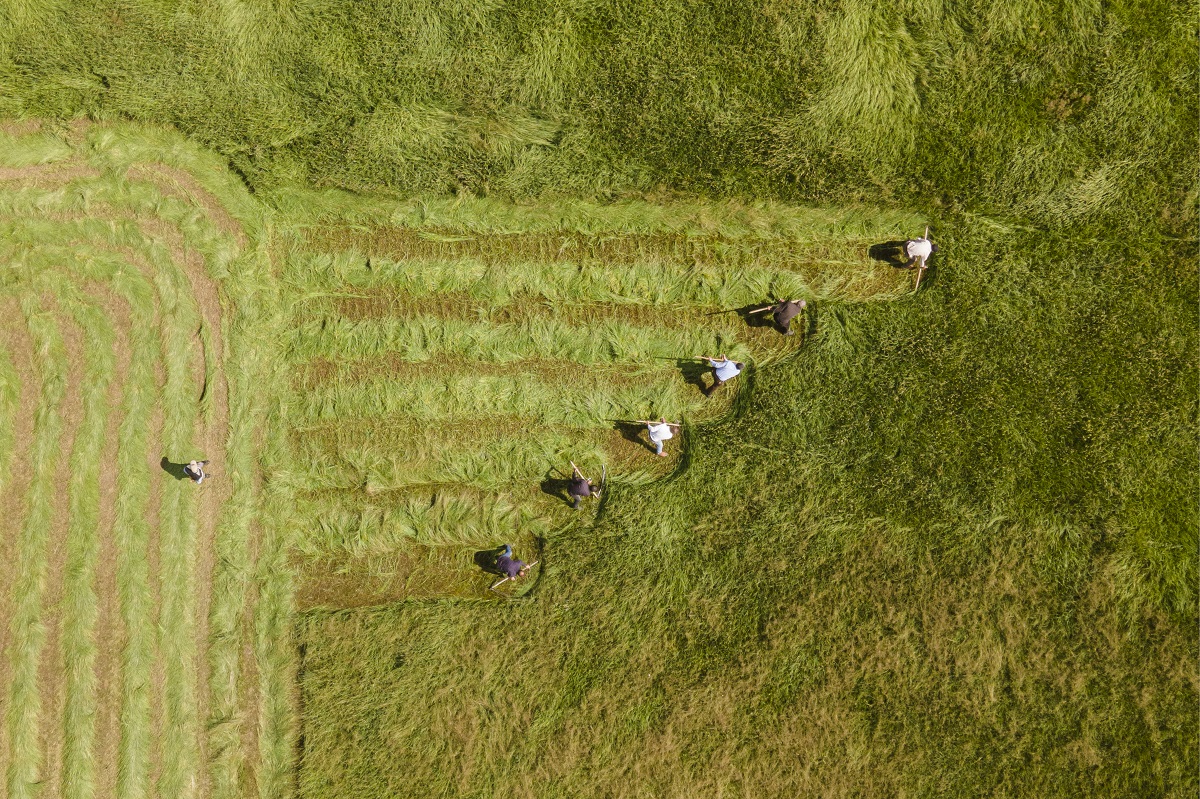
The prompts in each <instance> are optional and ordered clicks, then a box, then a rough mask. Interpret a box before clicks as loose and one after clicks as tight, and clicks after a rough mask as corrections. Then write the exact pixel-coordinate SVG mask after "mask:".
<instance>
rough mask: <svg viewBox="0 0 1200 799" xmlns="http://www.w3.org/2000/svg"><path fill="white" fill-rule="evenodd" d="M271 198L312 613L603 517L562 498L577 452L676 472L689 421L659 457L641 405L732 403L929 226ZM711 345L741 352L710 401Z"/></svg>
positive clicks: (794, 216) (300, 195)
mask: <svg viewBox="0 0 1200 799" xmlns="http://www.w3.org/2000/svg"><path fill="white" fill-rule="evenodd" d="M272 200H273V202H274V203H275V205H276V206H277V207H278V208H279V209H280V210H281V211H282V212H283V213H284V214H286V215H287V216H288V218H289V219H290V220H291V225H292V226H291V228H290V229H288V230H286V231H284V232H283V233H282V235H281V236H280V239H279V243H280V247H281V251H283V252H286V253H287V257H286V260H285V266H284V268H283V276H284V279H285V281H286V282H287V283H288V284H289V287H290V289H291V291H292V296H293V297H294V305H293V308H294V315H293V325H292V332H291V338H290V342H289V344H290V346H289V349H288V356H289V357H288V361H289V367H290V368H291V370H292V388H293V395H292V398H291V400H290V401H289V406H290V408H291V410H292V416H291V419H292V423H293V443H294V445H295V457H296V467H295V469H294V471H292V472H291V474H290V477H291V483H292V486H293V487H294V489H295V490H296V492H297V496H298V498H299V503H300V508H301V512H300V514H299V515H300V516H301V518H302V519H304V520H305V521H302V522H301V532H300V534H299V536H298V538H297V544H298V552H299V553H300V554H301V560H300V561H299V568H300V572H301V580H300V583H299V585H298V589H297V591H298V593H297V597H298V601H299V603H300V606H301V607H309V606H317V605H331V606H353V605H362V604H379V603H382V602H385V601H388V600H395V599H401V598H416V597H430V596H455V597H472V596H473V597H484V596H495V594H490V593H489V592H488V590H489V589H488V583H489V578H488V577H487V575H484V574H481V573H480V571H479V569H478V568H477V566H476V563H475V559H474V556H473V553H474V552H478V551H479V550H481V549H482V548H485V547H489V546H496V545H497V544H500V543H505V542H511V543H515V544H518V548H523V550H524V553H525V554H527V555H528V557H527V558H526V559H527V560H530V559H533V558H536V557H538V556H539V552H540V548H541V542H542V541H544V540H545V538H546V537H547V536H551V535H554V534H557V533H559V532H561V531H563V530H566V529H570V528H572V527H573V526H576V525H577V524H578V523H579V522H580V521H581V520H589V521H590V520H591V519H592V518H593V514H594V512H595V509H596V508H597V507H598V505H599V502H595V501H592V502H588V503H586V504H585V510H582V511H573V510H572V509H571V508H570V506H569V503H568V502H567V499H566V494H565V483H566V478H567V477H568V476H569V474H570V465H569V464H570V462H571V461H574V462H575V463H576V464H578V465H579V466H580V468H581V469H582V470H583V471H584V473H585V474H587V475H588V476H589V477H591V478H593V480H595V481H596V482H599V480H600V478H601V476H602V475H603V474H607V477H608V480H609V483H610V484H611V485H613V486H616V485H618V484H620V485H632V484H644V483H646V482H648V481H650V480H653V479H655V478H658V477H663V476H665V475H667V474H668V473H670V472H671V471H672V470H673V469H675V468H677V467H678V466H679V464H680V461H679V456H680V453H681V452H682V451H683V448H684V439H685V438H686V436H681V437H679V438H676V439H675V440H673V441H671V442H669V443H668V445H667V451H668V452H669V453H670V455H671V457H669V458H663V459H659V458H656V457H654V452H653V448H652V446H651V445H650V444H649V442H648V439H647V438H646V434H645V427H644V425H638V424H637V420H644V419H657V418H659V417H664V416H665V417H667V418H668V419H669V420H671V421H674V422H679V421H685V422H686V423H687V424H688V425H690V424H691V423H693V422H700V421H705V420H711V419H715V418H718V417H720V416H723V415H725V414H728V413H729V412H730V411H731V410H733V409H734V408H735V407H736V404H737V398H738V396H739V394H740V393H742V392H745V391H746V386H747V385H748V384H750V383H751V382H752V381H753V380H754V379H755V374H756V371H757V369H760V368H762V367H763V366H766V365H768V364H770V363H773V362H776V361H779V360H781V359H784V358H787V357H789V356H791V355H793V354H794V353H796V352H797V351H799V350H800V349H801V348H802V347H803V343H804V341H805V339H806V337H807V336H809V335H811V334H812V333H814V332H817V331H818V330H820V328H821V325H822V319H823V317H824V315H825V314H829V318H835V317H836V316H837V314H838V313H839V312H840V311H841V309H844V308H845V307H847V306H849V305H852V304H861V303H867V302H878V301H886V300H894V299H897V298H899V297H902V296H904V295H905V294H907V293H909V292H911V291H912V288H913V278H912V275H911V274H910V273H906V272H903V271H900V270H897V269H894V268H892V267H891V266H890V265H889V264H887V263H886V262H882V261H880V260H876V259H873V258H872V257H871V254H870V247H871V245H873V244H877V243H880V242H883V241H889V240H898V239H904V238H908V237H912V236H915V235H919V234H920V233H921V232H922V230H923V229H924V221H923V220H922V219H921V218H920V217H918V216H916V215H914V214H906V213H903V212H896V211H880V210H875V209H870V208H847V209H840V210H827V209H812V208H801V207H795V206H788V205H784V204H779V203H765V202H764V203H739V202H731V201H722V202H687V201H673V202H671V201H666V202H651V201H649V200H622V201H620V202H614V203H609V204H600V203H589V202H582V201H578V200H563V201H557V202H546V203H542V204H533V205H520V204H514V203H509V202H503V201H499V200H495V199H490V198H486V197H459V198H456V199H431V198H423V199H410V200H391V201H388V200H386V199H379V198H376V199H365V198H360V197H351V196H348V195H345V194H342V193H339V192H336V191H323V192H300V191H296V190H291V191H288V192H277V193H276V194H275V195H274V196H273V198H272ZM778 298H789V299H804V300H806V301H807V302H808V303H809V306H808V310H807V311H806V313H805V315H804V316H803V317H801V318H798V319H796V320H795V321H794V322H793V324H792V328H793V332H792V334H791V335H788V336H785V335H782V333H781V331H779V330H777V329H776V327H775V325H774V323H773V320H772V319H771V316H770V314H768V313H761V314H754V313H752V312H753V311H754V310H756V309H759V308H762V307H763V306H766V305H769V304H770V303H771V301H772V300H774V299H778ZM700 355H705V356H719V355H728V356H729V357H730V358H733V359H736V360H740V361H743V362H745V363H746V364H748V369H747V371H746V372H744V373H743V375H742V376H740V377H738V378H736V379H735V380H734V381H732V382H731V383H730V384H729V385H728V386H725V387H722V388H721V389H719V390H718V391H717V392H715V393H714V394H713V395H712V396H711V397H707V396H705V394H704V393H703V392H702V390H701V389H702V388H705V387H707V386H709V385H711V382H712V377H711V372H710V370H709V369H708V367H707V365H706V364H705V363H703V362H702V361H700V360H698V359H696V357H695V356H700ZM601 501H602V500H601ZM481 503H482V504H481ZM498 507H501V508H503V509H504V511H503V512H501V513H497V508H498ZM448 523H450V524H452V525H453V527H448V526H447V525H448ZM439 546H440V547H443V548H448V549H446V550H445V551H443V550H442V549H438V547H439ZM447 568H449V569H450V573H445V572H444V570H445V569H447ZM504 590H505V591H508V590H509V589H507V588H506V589H504ZM514 590H518V591H519V589H514Z"/></svg>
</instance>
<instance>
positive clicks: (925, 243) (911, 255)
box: [904, 233, 937, 269]
mask: <svg viewBox="0 0 1200 799" xmlns="http://www.w3.org/2000/svg"><path fill="white" fill-rule="evenodd" d="M935 252H937V245H936V244H934V243H933V242H932V241H930V240H929V234H928V233H926V234H925V235H924V236H922V237H921V238H919V239H909V240H908V241H906V242H904V254H905V255H907V256H908V261H907V262H905V264H904V268H905V269H912V268H913V266H914V265H916V267H917V268H918V269H924V268H925V261H926V260H928V259H929V256H931V255H933V254H934V253H935Z"/></svg>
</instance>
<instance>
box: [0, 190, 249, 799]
mask: <svg viewBox="0 0 1200 799" xmlns="http://www.w3.org/2000/svg"><path fill="white" fill-rule="evenodd" d="M101 194H102V196H103V198H104V199H107V200H109V201H110V204H112V205H113V206H114V207H119V203H118V202H111V201H114V200H118V201H119V200H128V199H129V197H126V196H122V193H121V192H119V191H115V190H113V188H112V187H108V189H107V190H106V191H105V192H102V193H101ZM151 199H152V196H151V195H150V194H148V193H146V192H145V191H144V190H142V189H141V188H139V190H138V192H137V200H138V201H139V203H140V204H141V205H146V203H147V201H148V200H151ZM156 210H163V208H162V206H156ZM171 210H173V211H174V213H173V214H172V216H173V217H174V218H175V219H176V221H178V222H183V221H187V222H191V221H192V220H191V219H190V218H189V217H188V216H187V213H186V211H187V209H186V208H173V209H171ZM12 227H13V228H14V230H16V231H19V232H21V233H23V234H25V235H26V236H27V237H29V238H30V239H31V242H37V243H38V244H39V245H40V246H41V249H46V246H45V241H46V238H45V237H46V235H47V234H50V233H54V234H55V235H56V236H57V237H61V236H62V235H63V234H64V229H63V228H64V227H66V228H68V229H69V230H68V231H66V232H68V233H69V232H70V230H75V231H76V232H77V233H78V234H79V235H80V236H84V237H90V238H92V239H100V240H103V241H107V242H109V243H110V244H112V245H114V246H125V247H130V248H132V249H134V250H138V251H143V250H147V249H149V250H150V251H151V252H150V255H151V260H152V261H153V260H156V257H155V256H157V261H158V263H159V264H160V268H163V267H166V268H170V269H174V265H173V264H169V259H167V258H165V257H164V255H163V253H162V251H161V248H158V247H157V246H156V245H154V246H151V245H147V243H146V242H145V240H144V237H143V235H142V233H141V232H140V231H139V230H138V229H137V227H136V225H135V224H134V223H133V222H131V221H128V220H122V221H118V222H116V223H109V222H103V221H98V220H86V219H85V220H59V221H56V222H55V223H54V225H53V228H51V229H47V230H43V229H42V226H40V225H39V224H38V222H37V220H22V223H20V224H16V225H13V226H12ZM180 230H181V233H182V235H183V236H184V241H185V242H187V243H189V244H193V245H195V246H196V247H197V249H199V250H200V251H201V252H203V253H204V255H205V256H206V258H208V259H209V260H219V261H222V262H224V261H225V260H227V259H228V252H227V251H226V250H225V249H223V245H224V242H222V241H221V239H222V238H223V236H222V234H213V233H211V232H207V233H206V232H205V231H203V230H200V231H199V232H200V233H202V234H204V235H201V236H200V239H199V241H193V239H194V238H195V235H196V233H197V229H196V228H195V227H194V226H191V225H181V227H180ZM70 249H71V250H73V251H76V252H78V250H79V248H78V247H71V248H70ZM85 249H86V250H87V251H88V252H89V254H91V255H92V256H93V257H95V256H96V255H97V254H98V253H97V252H96V250H95V249H94V248H92V247H85ZM155 250H157V252H155ZM99 255H100V257H103V254H99ZM130 271H133V272H134V273H135V274H138V273H136V270H130ZM139 277H140V275H139ZM175 282H176V283H177V284H178V287H179V288H181V289H182V287H183V286H185V285H186V279H185V278H183V277H182V276H181V275H176V280H175ZM135 317H136V318H140V319H147V318H149V315H148V312H147V313H146V314H135ZM201 339H202V345H203V348H204V351H205V353H206V358H205V365H206V380H207V382H208V383H209V384H210V385H213V384H214V380H215V369H216V363H215V358H214V355H215V353H214V351H213V349H212V340H211V333H210V331H208V330H207V328H205V329H202V330H201ZM149 344H150V346H151V347H152V346H153V342H149ZM147 364H149V365H150V366H151V367H152V365H153V358H152V359H150V360H148V361H147ZM147 374H148V375H150V376H151V378H152V372H151V371H149V370H147ZM201 404H202V408H201V411H202V412H203V413H204V414H205V415H206V416H208V417H211V413H212V410H213V406H212V396H211V394H210V395H206V396H205V397H204V399H203V401H202V403H201ZM235 410H236V409H235ZM140 415H141V417H142V418H143V424H142V425H141V427H140V428H139V429H137V432H139V433H140V432H141V431H143V430H144V418H145V414H140ZM134 431H135V428H130V432H131V433H132V432H134ZM248 435H249V432H247V433H246V434H245V435H243V436H242V437H243V439H246V441H247V446H248V439H247V436H248ZM142 438H143V439H144V435H143V436H142ZM130 474H138V470H136V469H135V470H133V471H132V472H130ZM231 476H232V477H233V481H234V491H235V495H237V498H236V499H235V501H234V502H233V503H231V505H230V507H229V508H228V510H227V513H228V518H230V521H229V523H228V525H226V524H225V523H224V522H223V523H222V529H221V530H219V531H218V546H221V547H222V550H221V552H220V553H219V563H218V570H219V573H218V574H217V575H215V579H220V570H222V569H225V567H226V566H232V567H233V568H235V569H240V571H241V572H242V574H243V575H244V574H245V573H246V572H247V570H248V569H249V565H248V564H247V563H246V562H245V559H246V556H247V554H248V553H247V552H246V543H247V541H246V539H247V536H248V530H249V522H250V516H251V515H252V512H253V511H252V508H248V507H247V502H252V501H253V498H252V496H251V497H250V498H249V499H247V489H248V488H250V490H252V477H251V476H250V475H249V474H241V473H240V472H239V471H238V470H235V469H231ZM145 487H146V488H148V483H147V484H146V485H145ZM141 496H142V499H141V502H142V504H143V505H144V503H145V493H142V495H141ZM239 508H240V510H239ZM127 510H128V511H129V515H130V516H133V515H135V514H136V515H137V516H138V518H137V521H136V522H134V523H132V524H131V525H130V526H128V527H125V528H124V529H125V530H128V531H129V532H131V533H134V534H137V535H141V536H143V537H144V533H145V524H144V519H142V518H140V517H141V514H140V513H139V512H138V511H136V510H134V509H133V508H132V507H129V506H127ZM230 537H232V538H233V540H234V543H232V544H230V546H229V547H224V546H223V545H224V542H225V541H226V540H227V539H229V538H230ZM133 551H137V552H140V551H144V546H142V547H137V548H134V550H133ZM239 552H240V561H237V559H238V557H239V554H238V553H239ZM127 554H130V552H129V551H128V550H127ZM235 561H237V563H240V566H239V565H237V564H236V563H235ZM128 565H129V567H130V569H129V570H127V571H128V572H129V573H127V574H126V575H125V576H126V578H127V580H126V581H124V582H125V584H126V585H131V586H132V585H134V584H136V585H138V586H139V590H138V591H136V592H133V594H141V593H144V592H143V591H142V590H141V588H140V587H141V586H144V585H147V583H146V572H145V563H144V560H143V562H142V563H140V564H138V563H134V562H132V561H130V562H129V564H128ZM139 569H140V570H141V573H140V574H136V575H135V574H134V571H135V570H139ZM240 579H242V580H244V579H245V577H244V576H243V577H241V578H240ZM147 590H148V589H147ZM133 594H131V595H130V596H127V597H125V598H124V599H123V604H124V605H125V606H126V610H127V611H128V612H127V613H126V614H125V615H126V616H127V618H126V626H127V629H129V630H131V631H133V630H142V629H144V628H145V624H144V622H143V623H140V624H133V623H132V619H131V618H128V616H133V617H135V618H139V617H142V616H144V612H143V613H141V614H139V613H138V612H137V611H134V610H133V608H134V607H135V606H136V605H137V603H138V601H139V600H137V599H135V598H134V595H133ZM214 596H215V601H214V604H213V607H212V609H211V613H212V618H213V619H214V624H215V625H216V626H215V628H214V633H215V635H214V636H213V638H214V639H216V640H218V641H220V642H221V644H222V645H220V646H217V647H214V649H213V651H212V652H210V663H211V664H212V666H213V674H212V677H213V681H212V682H211V683H210V685H212V686H213V689H214V701H215V702H217V703H218V707H217V709H216V712H218V713H219V714H220V715H219V716H218V718H221V719H226V718H228V717H229V716H230V715H231V713H236V711H237V700H238V697H237V684H236V680H237V671H236V661H237V658H238V656H239V654H240V645H239V642H238V641H237V639H236V635H235V636H234V637H233V638H232V639H231V638H230V636H229V635H228V632H229V630H228V628H229V626H230V624H229V623H228V622H230V620H232V623H233V624H234V626H235V627H236V621H237V619H238V617H239V613H240V611H241V609H242V607H243V606H244V603H243V600H242V597H243V596H244V592H243V593H238V594H231V593H229V592H222V591H217V592H216V593H215V594H214ZM147 598H148V597H147ZM141 607H143V608H146V607H147V605H146V604H145V603H143V604H142V605H141ZM222 631H225V632H222ZM235 632H236V630H235ZM139 637H140V638H144V636H139ZM126 654H127V655H128V656H129V658H130V660H132V661H135V662H136V663H137V664H143V663H144V664H146V668H148V663H149V658H150V648H149V641H148V639H146V640H135V638H134V637H133V634H132V633H131V639H130V642H129V647H128V650H127V652H126ZM230 664H234V665H233V667H232V670H231V668H230ZM126 665H127V666H131V667H132V666H134V663H129V664H126ZM126 674H127V676H129V677H130V678H129V679H127V680H126V686H125V702H124V703H123V705H122V714H123V715H122V724H123V727H124V728H125V730H126V732H125V734H123V736H122V742H121V745H122V753H121V764H120V768H119V771H118V783H119V784H118V794H119V795H120V796H132V797H140V796H143V795H144V794H145V791H146V785H145V780H146V777H147V771H148V760H147V746H148V744H149V738H148V734H145V733H148V727H147V725H148V721H149V719H148V704H147V700H148V696H147V695H146V693H145V690H144V686H145V685H146V681H145V679H143V678H141V677H140V676H136V675H137V674H138V671H137V669H136V668H135V669H134V670H133V671H130V670H128V669H127V670H126ZM184 690H185V691H186V690H187V689H186V688H185V689H184ZM131 725H132V727H131ZM226 726H228V725H226ZM219 727H220V725H214V732H217V730H218V728H219ZM236 732H237V731H236V729H235V730H234V738H236ZM237 743H238V741H236V740H234V739H233V738H231V739H230V743H227V744H226V745H225V747H224V748H223V749H222V748H221V747H219V746H218V747H217V751H218V752H221V753H222V758H223V759H222V762H223V764H224V766H223V767H216V768H215V769H214V770H215V771H216V772H219V774H217V778H218V779H222V778H221V777H220V774H224V775H226V776H225V777H224V778H223V784H225V785H230V784H232V785H234V786H236V781H237V778H238V774H239V771H240V758H241V753H240V752H239V751H238V748H237ZM169 771H170V770H169V769H168V770H167V772H165V776H166V778H167V779H172V776H171V774H170V773H169ZM188 782H189V783H190V780H188Z"/></svg>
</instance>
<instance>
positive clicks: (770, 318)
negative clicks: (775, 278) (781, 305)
mask: <svg viewBox="0 0 1200 799" xmlns="http://www.w3.org/2000/svg"><path fill="white" fill-rule="evenodd" d="M766 305H771V306H774V305H778V301H777V300H771V301H769V302H768V301H763V302H761V303H759V304H758V305H743V306H742V307H741V308H735V309H734V311H733V312H734V313H736V314H737V315H738V318H739V319H741V320H742V323H743V324H744V325H746V327H775V316H774V314H772V313H771V312H770V311H759V312H758V313H750V312H751V311H758V309H759V308H762V307H763V306H766Z"/></svg>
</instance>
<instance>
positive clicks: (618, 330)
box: [291, 316, 747, 369]
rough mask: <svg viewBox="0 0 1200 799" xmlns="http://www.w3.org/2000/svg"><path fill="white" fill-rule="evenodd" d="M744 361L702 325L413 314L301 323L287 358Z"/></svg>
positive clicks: (636, 364)
mask: <svg viewBox="0 0 1200 799" xmlns="http://www.w3.org/2000/svg"><path fill="white" fill-rule="evenodd" d="M719 353H727V354H729V356H730V357H734V358H739V357H740V358H744V357H746V355H747V351H746V349H745V345H743V344H740V343H738V342H737V341H736V338H735V336H732V335H727V334H724V333H722V332H714V331H712V330H709V329H705V328H703V327H696V328H691V329H682V330H681V329H674V330H672V329H647V328H645V327H640V326H637V325H631V324H626V323H624V322H618V321H609V322H606V323H604V324H601V325H599V326H595V327H582V326H576V325H572V324H568V323H565V322H562V321H560V320H558V319H554V318H548V319H533V320H527V321H524V322H520V323H517V324H508V323H500V324H491V323H487V322H471V321H466V320H462V319H438V318H436V317H431V316H420V317H416V318H414V319H394V318H393V319H371V320H364V321H359V322H353V321H348V320H346V319H339V318H327V319H319V320H314V321H311V322H307V323H305V324H303V325H301V326H300V327H299V328H298V329H297V330H296V332H295V333H294V335H293V338H292V348H291V359H292V360H293V361H309V360H314V359H316V358H325V359H328V360H332V361H338V362H344V361H346V360H353V359H367V358H378V357H379V356H381V355H395V356H396V357H398V358H400V359H401V360H405V361H418V362H419V361H427V360H430V359H432V358H462V359H467V360H472V361H484V362H488V363H512V362H515V361H521V360H528V359H531V358H538V359H552V360H563V361H571V362H573V363H577V364H583V365H595V364H611V363H625V364H628V368H630V369H645V368H650V369H654V368H656V367H661V365H662V364H661V362H657V361H655V360H654V359H656V358H667V359H670V358H681V357H682V358H687V357H690V356H691V355H695V354H710V355H716V354H719Z"/></svg>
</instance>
